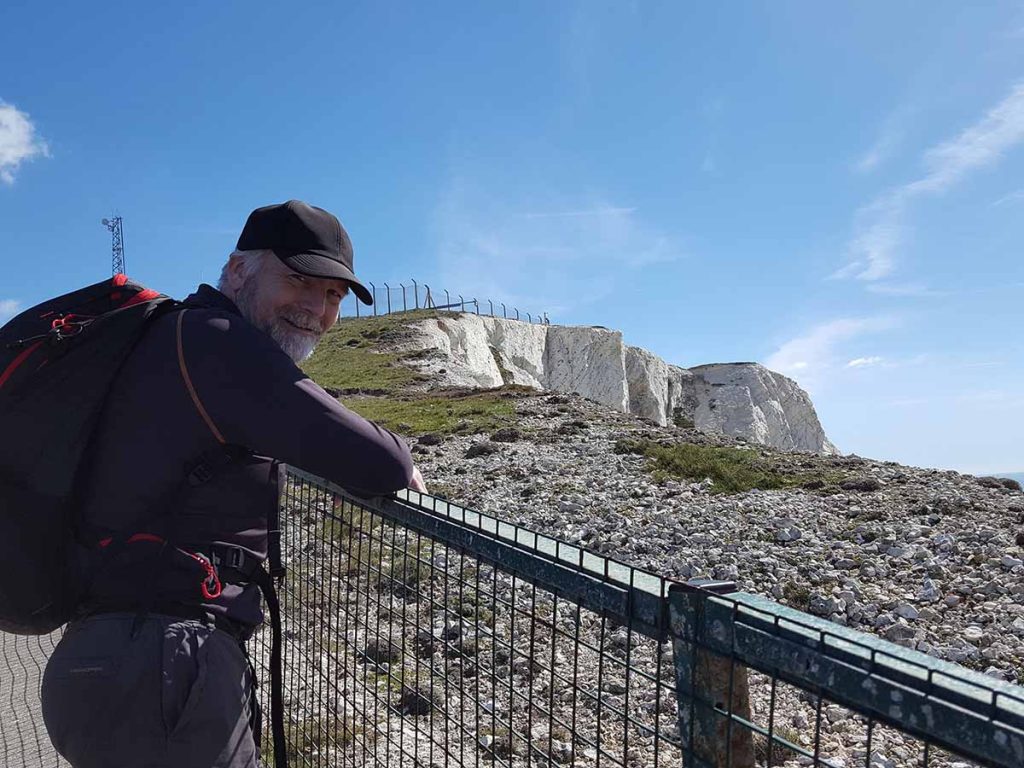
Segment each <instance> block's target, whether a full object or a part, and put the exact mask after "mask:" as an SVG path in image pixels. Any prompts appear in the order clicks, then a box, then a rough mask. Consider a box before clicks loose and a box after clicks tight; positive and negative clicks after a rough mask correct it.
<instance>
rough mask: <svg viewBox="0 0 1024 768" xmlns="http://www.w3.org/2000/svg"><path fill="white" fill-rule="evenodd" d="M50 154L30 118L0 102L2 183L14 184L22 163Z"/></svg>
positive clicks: (0, 170) (9, 105)
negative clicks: (15, 175) (16, 173)
mask: <svg viewBox="0 0 1024 768" xmlns="http://www.w3.org/2000/svg"><path fill="white" fill-rule="evenodd" d="M49 154H50V150H49V148H48V147H47V146H46V142H45V141H43V139H42V138H40V137H39V136H38V135H37V134H36V129H35V126H34V125H32V121H31V120H29V116H28V115H27V114H25V113H24V112H21V111H19V110H18V109H17V108H16V107H14V106H13V105H12V104H7V103H5V102H4V101H2V100H0V181H2V182H4V183H5V184H13V183H14V174H15V172H17V170H18V168H19V167H20V166H21V164H22V163H24V162H26V161H28V160H32V159H33V158H35V157H39V156H42V157H49Z"/></svg>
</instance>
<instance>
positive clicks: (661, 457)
mask: <svg viewBox="0 0 1024 768" xmlns="http://www.w3.org/2000/svg"><path fill="white" fill-rule="evenodd" d="M615 451H616V453H635V454H639V455H641V456H646V457H647V459H648V464H647V469H648V471H649V472H651V474H652V475H653V476H654V479H655V480H657V481H658V482H664V481H665V480H668V479H685V480H695V481H699V480H703V479H704V478H711V480H712V481H713V483H714V485H713V487H712V490H713V491H714V492H715V493H742V492H743V491H749V490H752V489H754V488H759V489H762V490H773V489H778V488H795V487H800V486H802V485H806V484H807V483H809V482H811V481H812V480H818V481H822V485H824V484H825V482H824V478H823V477H822V475H821V473H795V472H784V471H782V470H780V469H779V468H778V467H774V466H772V465H771V464H770V462H768V461H767V460H765V459H764V458H762V457H761V455H760V454H759V452H757V451H753V450H743V449H741V448H719V447H716V446H708V445H693V444H692V443H675V444H673V445H661V444H659V443H656V442H653V441H651V440H619V441H618V442H617V443H616V444H615Z"/></svg>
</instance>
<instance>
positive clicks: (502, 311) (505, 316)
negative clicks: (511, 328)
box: [501, 304, 508, 320]
mask: <svg viewBox="0 0 1024 768" xmlns="http://www.w3.org/2000/svg"><path fill="white" fill-rule="evenodd" d="M501 316H502V317H503V318H505V319H506V320H508V314H506V312H505V305H504V304H502V305H501Z"/></svg>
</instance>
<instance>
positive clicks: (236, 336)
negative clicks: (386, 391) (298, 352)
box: [182, 310, 413, 495]
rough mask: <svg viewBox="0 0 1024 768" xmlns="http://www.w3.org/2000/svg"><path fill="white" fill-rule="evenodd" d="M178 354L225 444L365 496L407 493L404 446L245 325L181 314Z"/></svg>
mask: <svg viewBox="0 0 1024 768" xmlns="http://www.w3.org/2000/svg"><path fill="white" fill-rule="evenodd" d="M182 347H183V356H184V360H185V365H186V368H187V370H188V374H189V376H190V378H191V380H192V386H193V389H194V391H195V393H196V397H198V398H199V400H200V402H201V403H202V405H203V407H204V409H205V410H206V412H207V415H208V416H209V419H210V421H211V422H212V423H213V425H214V426H215V427H216V429H217V430H218V431H219V432H220V433H221V435H222V436H223V439H224V440H225V441H226V442H228V443H233V444H236V445H242V446H245V447H246V448H249V449H250V450H252V451H254V452H256V453H258V454H261V455H264V456H270V457H272V458H275V459H278V460H279V461H283V462H285V463H286V464H290V465H292V466H295V467H298V468H300V469H304V470H306V471H307V472H311V473H313V474H315V475H319V476H320V477H323V478H326V479H327V480H330V481H332V482H334V483H337V484H338V485H340V486H342V487H343V488H346V489H348V490H351V491H354V492H356V493H359V494H362V495H379V494H385V493H390V492H392V491H396V490H399V489H401V488H405V487H407V486H408V484H409V482H410V480H411V478H412V466H413V463H412V456H411V454H410V452H409V447H408V446H407V445H406V443H405V441H404V440H402V439H401V438H400V437H398V436H397V435H395V434H394V433H392V432H389V431H388V430H386V429H383V428H382V427H379V426H377V425H376V424H374V423H372V422H370V421H367V420H366V419H364V418H363V417H362V416H359V415H358V414H356V413H353V412H352V411H350V410H349V409H347V408H345V407H344V406H343V405H341V403H339V402H338V401H337V400H336V399H335V398H333V397H331V395H329V394H327V393H326V392H325V391H324V390H323V389H322V388H321V387H320V386H318V385H317V384H316V383H315V382H314V381H313V380H312V379H310V378H309V377H308V376H306V374H305V373H303V372H302V370H300V369H299V367H298V366H296V365H295V364H294V363H293V362H292V360H291V358H289V357H288V356H287V355H286V354H285V353H284V352H283V351H282V350H281V349H280V347H278V346H277V344H276V343H275V342H274V341H273V339H271V338H270V337H269V336H268V335H267V334H265V333H263V332H262V331H260V330H258V329H256V328H255V327H254V326H252V325H251V324H250V323H248V322H247V321H245V320H243V319H242V318H239V317H237V316H234V315H231V314H229V313H221V312H210V311H203V310H194V311H189V312H186V313H185V317H184V319H183V324H182Z"/></svg>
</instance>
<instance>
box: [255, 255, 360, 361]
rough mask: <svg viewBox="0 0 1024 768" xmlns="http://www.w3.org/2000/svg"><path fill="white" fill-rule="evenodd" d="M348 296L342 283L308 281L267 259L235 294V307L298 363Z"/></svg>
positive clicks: (310, 351)
mask: <svg viewBox="0 0 1024 768" xmlns="http://www.w3.org/2000/svg"><path fill="white" fill-rule="evenodd" d="M347 293H348V283H347V282H345V281H344V280H331V279H326V278H320V277H309V276H308V275H303V274H300V273H299V272H295V271H293V270H291V269H289V268H288V266H287V265H286V264H285V263H284V262H282V261H281V260H279V259H278V258H276V257H268V258H266V259H264V261H263V265H262V268H261V269H259V270H258V271H257V272H255V273H253V274H251V275H249V276H248V277H247V278H246V279H245V281H244V282H243V283H242V285H241V287H240V288H239V289H238V290H236V291H235V303H236V304H237V305H238V308H239V309H240V310H241V312H242V315H243V316H244V317H245V318H246V319H247V320H248V321H249V322H251V323H252V324H253V325H255V326H256V327H257V328H259V329H261V330H263V331H265V332H267V333H269V334H270V336H271V337H272V338H273V339H274V341H276V342H277V343H278V344H279V345H280V346H281V349H283V350H284V352H285V353H286V354H287V355H288V356H289V357H290V358H291V359H292V360H294V361H295V362H296V363H301V362H302V361H303V360H305V359H306V358H308V357H309V356H310V355H311V354H313V348H314V347H315V346H316V343H317V342H318V341H319V340H320V337H321V336H323V334H324V333H326V332H327V330H328V329H329V328H330V327H331V326H332V325H334V323H335V321H337V319H338V307H339V305H340V304H341V300H342V299H343V298H345V295H346V294H347Z"/></svg>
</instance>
